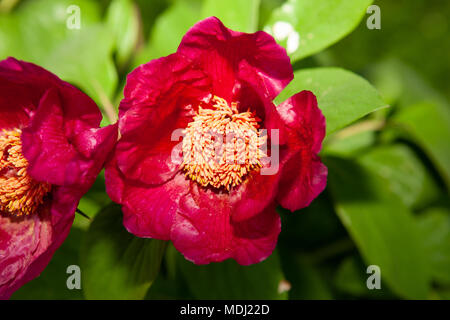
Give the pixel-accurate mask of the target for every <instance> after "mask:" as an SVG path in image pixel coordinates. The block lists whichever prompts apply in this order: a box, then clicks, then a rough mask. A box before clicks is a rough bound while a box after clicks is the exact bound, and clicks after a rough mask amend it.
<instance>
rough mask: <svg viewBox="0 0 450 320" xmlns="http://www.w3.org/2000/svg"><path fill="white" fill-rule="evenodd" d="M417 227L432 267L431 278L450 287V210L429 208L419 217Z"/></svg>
mask: <svg viewBox="0 0 450 320" xmlns="http://www.w3.org/2000/svg"><path fill="white" fill-rule="evenodd" d="M419 227H420V230H421V231H422V239H423V242H424V243H425V247H426V250H427V253H428V255H429V261H430V263H431V267H432V277H433V279H434V280H436V281H437V282H438V283H440V284H445V285H450V210H449V209H448V208H440V207H437V208H431V209H428V210H426V211H425V212H423V213H421V215H420V216H419Z"/></svg>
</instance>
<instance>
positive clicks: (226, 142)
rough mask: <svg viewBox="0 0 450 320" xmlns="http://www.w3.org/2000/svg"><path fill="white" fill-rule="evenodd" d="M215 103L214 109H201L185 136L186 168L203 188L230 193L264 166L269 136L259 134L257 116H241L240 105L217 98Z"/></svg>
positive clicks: (191, 177)
mask: <svg viewBox="0 0 450 320" xmlns="http://www.w3.org/2000/svg"><path fill="white" fill-rule="evenodd" d="M212 102H213V103H214V104H213V105H212V108H202V107H201V106H200V107H199V110H198V112H197V113H196V115H195V116H194V118H193V121H192V122H190V123H189V124H188V126H187V128H186V129H185V130H184V132H183V133H184V138H183V163H182V166H183V170H185V171H186V176H187V177H189V178H190V179H191V180H193V181H196V182H198V183H199V184H200V185H202V186H203V187H207V186H208V185H211V186H212V187H215V188H221V187H224V188H225V189H227V190H228V191H229V190H230V189H231V188H232V187H235V186H237V185H239V184H241V183H242V181H243V180H244V178H245V176H246V175H248V174H249V173H250V172H251V171H253V170H256V169H258V168H260V167H261V166H262V164H261V161H260V160H261V159H262V158H263V157H265V156H266V154H265V153H264V152H263V151H262V150H261V146H263V145H264V144H265V143H266V140H267V136H265V135H261V134H260V132H259V131H258V128H259V124H258V122H259V121H261V120H260V119H259V118H257V117H256V115H255V114H254V113H252V112H250V111H247V112H242V113H239V111H238V109H237V103H236V102H232V103H231V105H229V104H228V103H227V101H225V100H224V99H222V98H219V97H216V96H214V98H213V99H212Z"/></svg>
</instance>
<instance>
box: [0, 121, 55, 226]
mask: <svg viewBox="0 0 450 320" xmlns="http://www.w3.org/2000/svg"><path fill="white" fill-rule="evenodd" d="M21 133H22V132H21V130H19V129H15V130H3V131H2V132H0V211H2V212H5V213H9V214H10V215H12V216H18V217H19V216H22V215H30V214H33V213H34V212H35V211H36V209H37V208H38V206H39V205H40V204H42V203H43V199H44V196H45V195H46V194H47V193H48V192H49V191H50V188H51V185H50V184H48V183H42V182H37V181H35V180H34V179H33V178H31V177H30V176H29V175H28V174H27V167H28V161H27V159H25V157H24V156H23V155H22V141H21V140H20V134H21Z"/></svg>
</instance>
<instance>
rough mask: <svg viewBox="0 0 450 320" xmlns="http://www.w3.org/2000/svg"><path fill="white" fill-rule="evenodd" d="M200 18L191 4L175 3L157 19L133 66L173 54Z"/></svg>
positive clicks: (197, 10) (181, 1) (197, 11)
mask: <svg viewBox="0 0 450 320" xmlns="http://www.w3.org/2000/svg"><path fill="white" fill-rule="evenodd" d="M200 18H201V15H200V13H199V8H196V7H195V6H194V5H193V4H192V3H189V2H187V1H186V0H180V1H176V2H175V3H174V4H173V5H172V6H171V7H169V9H167V10H166V11H165V12H163V13H162V14H161V15H160V16H159V17H158V18H157V20H156V22H155V26H154V27H153V31H152V33H151V35H150V40H149V43H148V45H147V47H145V48H144V49H143V51H142V52H141V53H140V54H139V55H138V57H137V58H136V61H135V62H134V65H135V66H138V65H140V64H143V63H147V62H148V61H150V60H152V59H155V58H159V57H163V56H167V55H169V54H171V53H174V52H175V51H176V50H177V48H178V45H179V44H180V42H181V39H182V38H183V36H184V34H185V33H186V32H187V31H188V30H189V28H191V27H192V26H193V25H194V24H195V23H196V22H197V21H199V20H200Z"/></svg>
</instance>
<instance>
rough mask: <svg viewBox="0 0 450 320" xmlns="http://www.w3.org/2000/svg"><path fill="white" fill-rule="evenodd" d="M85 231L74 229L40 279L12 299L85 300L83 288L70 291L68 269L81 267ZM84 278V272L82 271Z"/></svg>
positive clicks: (27, 285) (26, 285)
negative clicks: (80, 257) (82, 242)
mask: <svg viewBox="0 0 450 320" xmlns="http://www.w3.org/2000/svg"><path fill="white" fill-rule="evenodd" d="M84 234H85V231H84V230H81V229H79V228H76V227H72V229H71V230H70V233H69V235H68V236H67V238H66V240H65V241H64V243H63V244H62V245H61V247H59V248H58V250H57V251H56V252H55V254H54V255H53V257H52V260H51V261H50V263H49V264H48V265H47V267H46V268H45V269H44V271H43V272H42V273H41V275H40V276H39V277H37V278H36V279H34V280H32V281H30V282H28V283H27V284H25V285H24V286H22V287H21V288H20V289H19V290H17V291H16V292H15V293H14V294H13V295H12V297H11V299H13V300H14V299H18V300H28V299H30V300H69V299H73V300H80V299H83V286H81V290H78V289H72V290H70V289H68V288H67V278H68V277H69V276H70V274H68V273H67V267H69V266H70V265H79V264H80V262H79V253H80V243H81V239H82V238H83V236H84ZM81 277H83V270H81Z"/></svg>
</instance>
